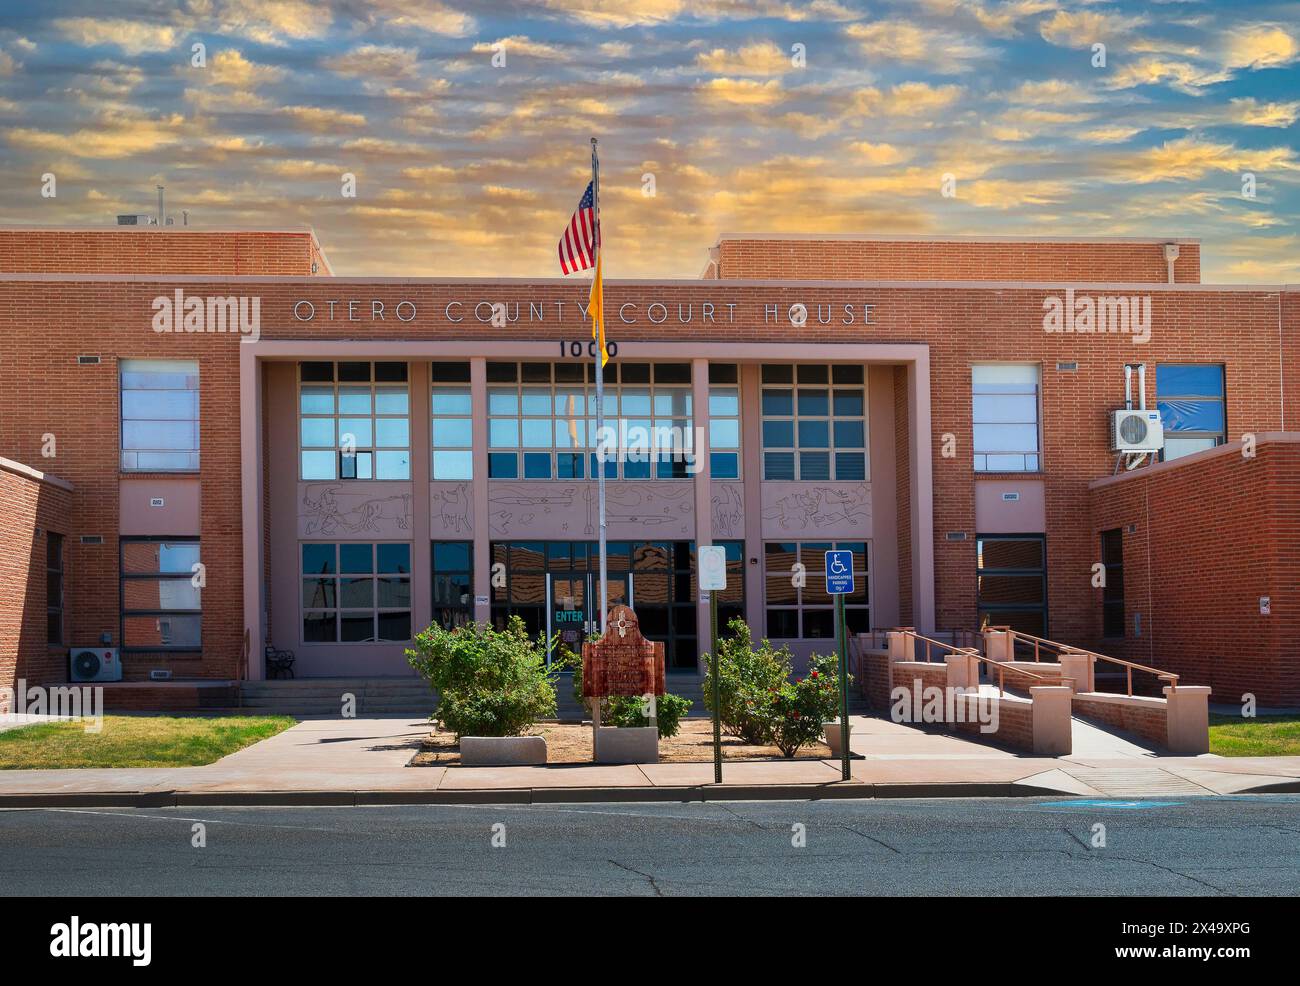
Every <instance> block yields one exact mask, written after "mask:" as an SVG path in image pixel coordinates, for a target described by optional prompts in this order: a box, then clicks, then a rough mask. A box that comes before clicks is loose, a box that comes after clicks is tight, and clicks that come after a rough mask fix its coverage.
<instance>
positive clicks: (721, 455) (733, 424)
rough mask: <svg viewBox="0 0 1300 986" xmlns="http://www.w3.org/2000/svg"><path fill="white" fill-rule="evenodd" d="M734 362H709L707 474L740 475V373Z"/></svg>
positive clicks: (714, 476)
mask: <svg viewBox="0 0 1300 986" xmlns="http://www.w3.org/2000/svg"><path fill="white" fill-rule="evenodd" d="M738 369H739V368H738V367H737V366H736V364H735V363H710V364H709V475H710V477H711V478H712V479H739V478H740V374H739V372H738Z"/></svg>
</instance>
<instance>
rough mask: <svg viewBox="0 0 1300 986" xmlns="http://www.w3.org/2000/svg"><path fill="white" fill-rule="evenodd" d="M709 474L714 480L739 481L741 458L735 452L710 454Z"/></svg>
mask: <svg viewBox="0 0 1300 986" xmlns="http://www.w3.org/2000/svg"><path fill="white" fill-rule="evenodd" d="M709 474H710V476H711V477H712V478H713V479H739V478H740V456H739V455H737V454H736V453H735V452H713V453H710V455H709Z"/></svg>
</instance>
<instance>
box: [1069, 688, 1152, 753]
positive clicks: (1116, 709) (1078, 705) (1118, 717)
mask: <svg viewBox="0 0 1300 986" xmlns="http://www.w3.org/2000/svg"><path fill="white" fill-rule="evenodd" d="M1070 709H1071V711H1072V712H1073V713H1074V714H1075V715H1079V716H1086V717H1087V718H1089V719H1095V720H1097V721H1098V722H1102V723H1105V724H1106V725H1108V726H1113V727H1114V728H1116V729H1123V730H1125V731H1126V732H1130V733H1136V734H1137V735H1138V736H1141V737H1142V738H1143V739H1146V740H1148V741H1150V742H1152V743H1155V744H1156V745H1157V746H1162V747H1163V746H1167V745H1168V743H1169V732H1168V731H1169V726H1168V721H1169V703H1168V702H1166V701H1165V700H1164V699H1159V698H1147V697H1140V696H1139V697H1135V698H1133V699H1128V698H1127V697H1126V696H1119V695H1116V696H1105V697H1100V696H1093V695H1091V694H1089V693H1087V692H1084V693H1083V694H1078V695H1075V696H1073V697H1072V698H1071V699H1070Z"/></svg>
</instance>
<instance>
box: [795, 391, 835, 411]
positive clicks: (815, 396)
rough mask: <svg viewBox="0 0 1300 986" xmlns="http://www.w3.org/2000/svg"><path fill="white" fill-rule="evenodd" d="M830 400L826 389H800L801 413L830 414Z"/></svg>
mask: <svg viewBox="0 0 1300 986" xmlns="http://www.w3.org/2000/svg"><path fill="white" fill-rule="evenodd" d="M829 413H830V400H829V398H828V396H827V394H826V391H824V390H800V391H799V414H800V415H804V414H829Z"/></svg>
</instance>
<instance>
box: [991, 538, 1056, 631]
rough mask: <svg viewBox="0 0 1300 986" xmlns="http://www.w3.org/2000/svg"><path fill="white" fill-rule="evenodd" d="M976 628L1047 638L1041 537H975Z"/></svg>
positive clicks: (1043, 542) (1044, 558) (1044, 557)
mask: <svg viewBox="0 0 1300 986" xmlns="http://www.w3.org/2000/svg"><path fill="white" fill-rule="evenodd" d="M975 554H976V562H975V564H976V575H977V579H976V583H977V589H976V593H977V604H978V609H979V618H980V627H981V628H983V627H988V626H1009V627H1011V628H1012V629H1013V630H1019V631H1021V632H1022V633H1030V634H1033V635H1034V636H1036V637H1046V636H1047V540H1046V538H1045V537H1044V536H1043V535H1041V534H1008V535H979V536H978V537H977V538H976V542H975Z"/></svg>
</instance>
